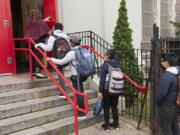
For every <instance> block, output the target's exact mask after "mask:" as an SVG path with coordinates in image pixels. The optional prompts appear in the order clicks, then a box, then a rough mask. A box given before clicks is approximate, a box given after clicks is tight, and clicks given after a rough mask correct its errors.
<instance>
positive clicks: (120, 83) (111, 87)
mask: <svg viewBox="0 0 180 135" xmlns="http://www.w3.org/2000/svg"><path fill="white" fill-rule="evenodd" d="M106 88H107V90H108V93H109V94H110V95H120V94H123V88H124V77H123V73H122V72H121V69H120V67H112V66H111V65H110V64H108V75H107V77H106Z"/></svg>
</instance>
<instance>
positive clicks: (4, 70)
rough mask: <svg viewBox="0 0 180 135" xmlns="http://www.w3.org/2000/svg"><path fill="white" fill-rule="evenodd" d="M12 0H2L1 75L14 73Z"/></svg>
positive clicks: (0, 12)
mask: <svg viewBox="0 0 180 135" xmlns="http://www.w3.org/2000/svg"><path fill="white" fill-rule="evenodd" d="M10 13H11V11H10V1H9V0H0V75H2V74H8V73H13V61H12V56H13V50H12V33H11V32H12V25H11V20H10V19H11V18H10Z"/></svg>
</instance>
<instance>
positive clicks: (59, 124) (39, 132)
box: [8, 111, 103, 135]
mask: <svg viewBox="0 0 180 135" xmlns="http://www.w3.org/2000/svg"><path fill="white" fill-rule="evenodd" d="M100 121H103V115H102V114H101V115H100V116H99V117H94V116H93V114H92V111H91V112H89V114H88V115H87V118H86V119H84V120H79V129H80V128H85V127H87V126H90V125H92V124H95V123H98V122H100ZM72 132H74V117H73V116H71V117H67V118H64V119H60V120H57V121H53V122H49V123H47V124H42V125H40V126H37V127H34V128H29V129H25V130H22V131H19V132H15V133H11V134H8V135H68V134H69V133H72Z"/></svg>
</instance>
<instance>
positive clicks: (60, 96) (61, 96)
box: [58, 94, 66, 99]
mask: <svg viewBox="0 0 180 135" xmlns="http://www.w3.org/2000/svg"><path fill="white" fill-rule="evenodd" d="M58 97H59V98H62V99H65V98H66V97H65V96H64V95H63V94H59V95H58Z"/></svg>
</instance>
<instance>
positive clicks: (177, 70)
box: [166, 67, 180, 75]
mask: <svg viewBox="0 0 180 135" xmlns="http://www.w3.org/2000/svg"><path fill="white" fill-rule="evenodd" d="M166 71H168V72H171V73H173V74H175V75H177V74H179V73H180V70H179V67H170V68H168V69H166Z"/></svg>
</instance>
